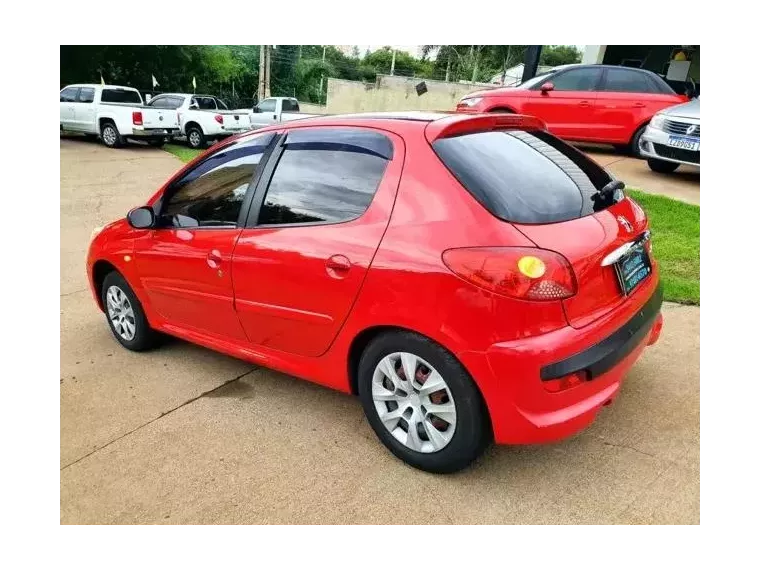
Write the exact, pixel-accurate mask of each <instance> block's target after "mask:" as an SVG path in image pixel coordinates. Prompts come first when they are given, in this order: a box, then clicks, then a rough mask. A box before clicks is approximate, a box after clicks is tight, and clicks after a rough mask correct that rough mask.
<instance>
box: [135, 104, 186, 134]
mask: <svg viewBox="0 0 760 570" xmlns="http://www.w3.org/2000/svg"><path fill="white" fill-rule="evenodd" d="M142 123H143V127H144V128H146V129H177V128H179V120H178V119H177V111H175V110H173V109H159V108H156V107H144V108H143V109H142Z"/></svg>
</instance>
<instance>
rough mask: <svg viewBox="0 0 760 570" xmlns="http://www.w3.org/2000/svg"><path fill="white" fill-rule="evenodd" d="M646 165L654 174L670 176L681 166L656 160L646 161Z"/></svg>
mask: <svg viewBox="0 0 760 570" xmlns="http://www.w3.org/2000/svg"><path fill="white" fill-rule="evenodd" d="M647 164H648V165H649V168H651V169H652V170H653V171H654V172H661V173H663V174H670V173H671V172H675V171H676V169H677V168H678V167H679V166H681V165H680V164H678V163H677V162H668V161H667V160H657V159H656V158H649V159H647Z"/></svg>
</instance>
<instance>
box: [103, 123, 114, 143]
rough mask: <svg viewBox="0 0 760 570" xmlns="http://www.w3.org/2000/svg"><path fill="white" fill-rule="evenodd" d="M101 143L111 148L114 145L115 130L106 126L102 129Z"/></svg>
mask: <svg viewBox="0 0 760 570" xmlns="http://www.w3.org/2000/svg"><path fill="white" fill-rule="evenodd" d="M103 141H104V142H105V143H106V144H107V145H108V146H111V145H113V144H115V143H116V130H115V129H114V128H113V127H112V126H110V125H108V126H106V127H105V128H104V129H103Z"/></svg>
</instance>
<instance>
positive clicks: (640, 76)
mask: <svg viewBox="0 0 760 570" xmlns="http://www.w3.org/2000/svg"><path fill="white" fill-rule="evenodd" d="M602 91H612V92H617V93H652V92H653V89H652V86H651V84H650V83H649V81H647V76H646V75H645V74H644V73H642V72H640V71H632V70H629V69H623V68H620V69H615V68H608V69H607V74H606V76H605V78H604V86H603V87H602Z"/></svg>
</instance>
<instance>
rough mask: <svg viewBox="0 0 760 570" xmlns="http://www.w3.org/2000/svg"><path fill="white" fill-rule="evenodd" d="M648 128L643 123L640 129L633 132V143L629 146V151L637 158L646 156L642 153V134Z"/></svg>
mask: <svg viewBox="0 0 760 570" xmlns="http://www.w3.org/2000/svg"><path fill="white" fill-rule="evenodd" d="M646 129H647V126H646V125H642V126H640V127H639V128H638V130H637V131H636V132H635V133H633V138H631V144H630V145H629V146H628V152H630V153H631V156H635V157H636V158H644V157H643V156H642V155H641V135H643V134H644V131H645V130H646Z"/></svg>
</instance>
